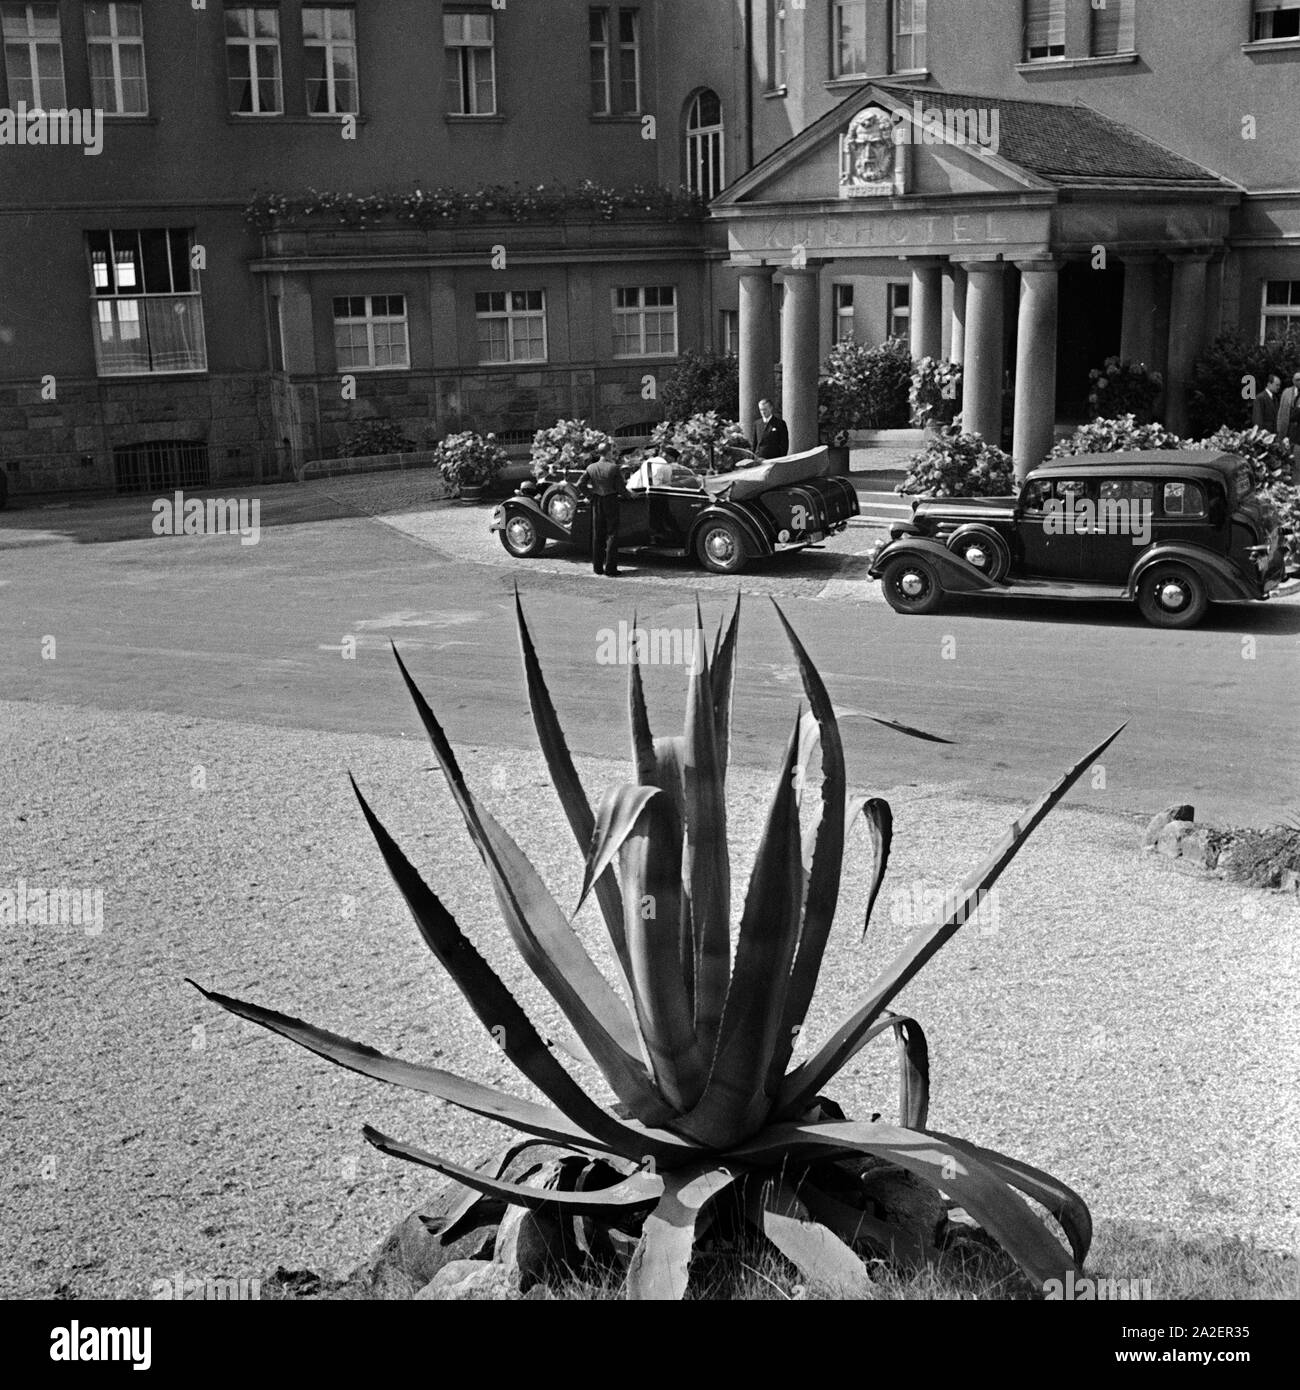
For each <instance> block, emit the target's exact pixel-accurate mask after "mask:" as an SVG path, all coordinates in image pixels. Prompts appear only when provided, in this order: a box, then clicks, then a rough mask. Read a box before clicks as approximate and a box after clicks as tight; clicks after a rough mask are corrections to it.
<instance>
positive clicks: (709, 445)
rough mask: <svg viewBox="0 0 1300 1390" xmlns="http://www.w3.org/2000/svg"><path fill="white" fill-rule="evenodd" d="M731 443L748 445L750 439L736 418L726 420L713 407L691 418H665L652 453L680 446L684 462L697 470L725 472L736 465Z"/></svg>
mask: <svg viewBox="0 0 1300 1390" xmlns="http://www.w3.org/2000/svg"><path fill="white" fill-rule="evenodd" d="M728 445H737V446H739V447H740V448H742V449H746V448H748V447H749V442H748V440H746V438H745V431H744V430H743V429H741V427H740V426H739V425H738V424H736V423H735V421H733V420H724V419H723V418H722V417H721V416H720V415H719V414H718V413H717V412H716V411H713V410H709V411H705V412H704V413H703V414H702V415H692V416H691V418H690V419H689V420H682V421H679V422H673V421H671V420H665V421H664V422H663V424H661V425H658V426H656V427H655V430H654V433H653V434H651V436H650V449H651V452H652V453H662V452H663V451H664V450H665V449H669V448H672V449H676V450H677V452H678V453H679V454H680V455H681V461H682V463H683V465H684V466H685V467H687V468H692V469H694V470H695V472H697V473H725V472H726V471H727V470H728V469H730V468H732V467H734V459H733V458H732V457H731V456H730V455H728V454H727V452H726V449H727V446H728Z"/></svg>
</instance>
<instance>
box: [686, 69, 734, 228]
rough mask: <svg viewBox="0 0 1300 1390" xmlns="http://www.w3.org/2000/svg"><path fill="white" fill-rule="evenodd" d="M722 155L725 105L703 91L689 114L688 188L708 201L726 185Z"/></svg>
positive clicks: (687, 122)
mask: <svg viewBox="0 0 1300 1390" xmlns="http://www.w3.org/2000/svg"><path fill="white" fill-rule="evenodd" d="M723 170H724V159H723V153H722V102H721V101H720V100H719V99H718V94H717V92H709V91H704V92H700V93H699V94H698V95H697V96H696V98H695V100H694V101H692V102H691V108H690V110H689V111H688V112H687V115H686V185H687V187H688V188H689V189H690V190H691V192H692V193H698V194H699V195H700V197H701V198H703V199H705V201H708V200H709V199H710V198H716V197H717V196H718V194H719V193H720V192H721V191H722V189H723V187H724V185H725V184H726V182H727V180H726V176H725V174H724V172H723Z"/></svg>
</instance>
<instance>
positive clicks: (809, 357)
mask: <svg viewBox="0 0 1300 1390" xmlns="http://www.w3.org/2000/svg"><path fill="white" fill-rule="evenodd" d="M782 278H783V280H784V283H785V301H784V305H783V308H782V311H781V414H782V415H783V416H784V417H785V423H786V425H787V426H788V427H789V430H790V452H791V453H792V454H798V453H801V452H802V451H803V450H804V449H815V448H816V447H817V377H818V372H819V367H820V363H819V360H818V357H817V318H818V315H817V272H816V271H815V270H787V271H786V272H785V273H784V275H783V277H782Z"/></svg>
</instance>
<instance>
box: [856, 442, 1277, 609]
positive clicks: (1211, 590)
mask: <svg viewBox="0 0 1300 1390" xmlns="http://www.w3.org/2000/svg"><path fill="white" fill-rule="evenodd" d="M1284 572H1285V560H1284V554H1283V547H1282V539H1281V532H1280V529H1279V526H1278V518H1277V514H1276V512H1275V510H1274V508H1273V506H1272V504H1271V503H1270V502H1269V501H1268V499H1267V498H1265V497H1263V496H1261V495H1260V494H1259V493H1258V492H1257V491H1256V488H1255V482H1254V476H1253V473H1252V470H1251V467H1250V465H1249V463H1247V462H1246V461H1245V460H1244V459H1241V458H1238V457H1236V456H1235V455H1232V454H1214V453H1210V452H1208V451H1202V450H1193V449H1187V450H1179V451H1174V450H1152V451H1147V452H1142V453H1115V454H1090V455H1079V456H1077V457H1073V458H1065V459H1058V460H1054V461H1053V462H1051V463H1050V464H1047V465H1045V466H1044V467H1042V468H1038V469H1035V470H1034V472H1032V473H1030V474H1029V476H1028V478H1026V480H1025V483H1024V486H1023V488H1022V489H1021V492H1020V495H1019V496H1018V497H955V498H942V497H921V498H918V499H917V500H916V501H914V502H913V504H912V519H911V521H908V522H899V523H896V524H895V525H894V526H893V528H892V530H891V540H890V541H889V543H888V544H887V545H885V546H884V547H882V548H881V549H880V550H879V551H878V552H877V554H876V555H875V557H874V559H873V561H872V567H871V570H870V573H871V575H872V577H873V578H876V579H879V580H880V582H881V585H882V587H883V590H884V595H885V598H886V599H887V600H888V602H889V603H890V605H891V606H892V607H893V608H895V609H896V610H897V611H898V612H900V613H930V612H933V611H934V609H935V608H937V607H938V606H939V604H940V603H941V602H942V600H943V596H944V594H945V593H981V594H1003V595H1011V596H1015V597H1026V596H1032V597H1041V598H1072V599H1126V600H1129V601H1131V602H1135V603H1136V604H1137V606H1138V608H1139V609H1140V610H1141V613H1142V615H1143V617H1145V618H1146V619H1147V621H1148V622H1150V623H1154V624H1155V625H1156V626H1157V627H1191V626H1193V625H1194V624H1195V623H1198V622H1199V621H1200V620H1201V618H1202V617H1204V615H1205V611H1206V609H1207V608H1208V606H1209V604H1210V603H1211V602H1216V603H1239V602H1246V601H1249V600H1252V599H1265V598H1267V597H1268V596H1269V594H1270V593H1271V592H1272V591H1273V590H1274V589H1275V588H1277V586H1278V585H1279V584H1280V583H1281V582H1282V579H1283V577H1284Z"/></svg>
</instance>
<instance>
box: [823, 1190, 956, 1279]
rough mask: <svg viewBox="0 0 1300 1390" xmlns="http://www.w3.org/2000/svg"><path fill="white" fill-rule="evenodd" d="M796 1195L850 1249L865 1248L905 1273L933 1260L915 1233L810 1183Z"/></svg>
mask: <svg viewBox="0 0 1300 1390" xmlns="http://www.w3.org/2000/svg"><path fill="white" fill-rule="evenodd" d="M798 1195H799V1200H800V1201H801V1202H802V1203H803V1204H804V1206H806V1207H807V1208H808V1210H809V1212H810V1213H811V1214H812V1215H813V1216H814V1217H815V1218H816V1219H817V1220H818V1221H820V1222H821V1224H822V1225H823V1226H825V1227H826V1228H827V1229H828V1230H831V1231H834V1232H835V1234H836V1235H837V1236H839V1238H840V1239H841V1240H842V1241H844V1243H845V1244H846V1245H848V1246H849V1247H850V1248H853V1247H855V1246H857V1245H858V1244H865V1245H868V1246H869V1247H870V1248H871V1250H872V1251H873V1252H874V1253H876V1254H879V1255H882V1256H884V1257H886V1258H888V1259H892V1260H895V1261H897V1262H898V1263H899V1264H901V1265H903V1266H904V1267H906V1268H908V1269H919V1268H921V1266H923V1265H925V1264H927V1263H929V1262H930V1261H932V1260H933V1259H934V1258H935V1255H936V1253H937V1252H936V1251H935V1249H934V1247H933V1246H928V1245H926V1244H925V1242H924V1241H923V1240H922V1239H921V1238H920V1237H919V1236H918V1235H917V1234H916V1233H915V1232H914V1231H909V1230H907V1229H906V1228H905V1227H903V1226H895V1225H893V1224H892V1223H891V1222H888V1221H881V1220H880V1219H879V1218H877V1217H875V1216H872V1215H870V1214H869V1213H868V1212H865V1211H860V1210H859V1209H858V1208H857V1207H851V1206H849V1205H848V1203H847V1202H841V1201H840V1200H839V1198H837V1197H832V1196H831V1195H830V1194H829V1193H827V1192H823V1191H822V1190H821V1188H819V1187H816V1186H815V1185H814V1184H813V1183H812V1182H809V1181H805V1182H803V1183H801V1184H800V1186H799V1192H798Z"/></svg>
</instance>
